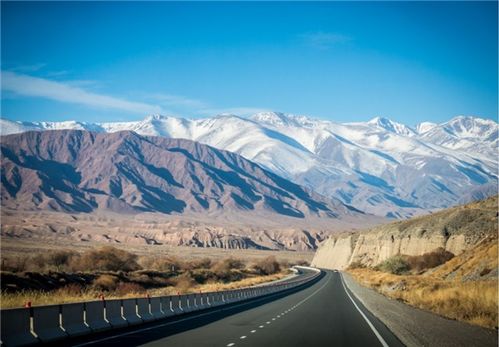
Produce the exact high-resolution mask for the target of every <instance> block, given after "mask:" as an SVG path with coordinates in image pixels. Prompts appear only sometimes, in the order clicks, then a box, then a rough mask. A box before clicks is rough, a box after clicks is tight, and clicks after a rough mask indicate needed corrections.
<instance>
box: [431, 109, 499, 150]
mask: <svg viewBox="0 0 499 347" xmlns="http://www.w3.org/2000/svg"><path fill="white" fill-rule="evenodd" d="M421 139H422V140H423V141H426V142H429V143H432V144H436V145H439V146H442V147H446V148H449V149H453V150H459V151H463V152H468V153H473V154H474V155H476V156H479V157H481V158H484V159H488V158H494V160H497V147H498V128H497V123H496V122H494V121H493V120H489V119H481V118H475V117H464V116H459V117H455V118H453V119H451V120H450V121H448V122H445V123H442V124H439V125H436V126H434V127H433V128H431V129H430V130H428V131H426V132H424V133H423V134H421Z"/></svg>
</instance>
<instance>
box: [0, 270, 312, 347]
mask: <svg viewBox="0 0 499 347" xmlns="http://www.w3.org/2000/svg"><path fill="white" fill-rule="evenodd" d="M295 268H296V269H297V270H298V271H300V274H301V275H300V276H297V277H293V278H291V279H290V280H288V281H282V282H277V283H269V284H266V285H261V286H258V287H246V288H240V289H234V290H226V291H219V292H206V293H199V294H185V295H173V296H160V297H142V298H132V299H113V300H104V299H103V300H98V301H88V302H79V303H70V304H59V305H47V306H33V307H26V308H15V309H5V310H1V311H0V318H1V323H0V326H1V330H0V337H1V342H2V346H6V347H14V346H27V345H36V344H46V343H52V342H56V341H61V340H63V339H68V338H72V337H77V336H82V335H86V334H92V333H96V332H101V331H105V330H111V329H118V328H124V327H127V326H132V325H138V324H143V323H147V322H151V321H155V320H160V319H164V318H168V317H172V316H178V315H183V314H187V313H190V312H194V311H199V310H206V309H209V308H213V307H218V306H222V305H230V304H233V303H236V302H240V301H244V300H250V299H253V298H257V297H262V296H266V295H270V294H274V293H277V292H282V291H285V290H289V289H292V288H297V287H299V286H302V285H305V284H306V283H309V282H310V281H313V280H314V279H316V278H317V277H318V276H320V274H321V271H320V270H318V269H314V268H310V267H305V266H296V267H295Z"/></svg>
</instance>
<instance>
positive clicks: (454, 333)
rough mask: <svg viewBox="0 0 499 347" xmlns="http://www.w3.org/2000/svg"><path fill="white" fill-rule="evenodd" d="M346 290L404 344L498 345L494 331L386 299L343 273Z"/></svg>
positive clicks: (454, 346) (443, 345) (452, 346)
mask: <svg viewBox="0 0 499 347" xmlns="http://www.w3.org/2000/svg"><path fill="white" fill-rule="evenodd" d="M342 275H343V279H344V281H345V284H346V285H347V287H348V289H349V290H350V291H351V292H352V293H354V294H355V296H356V297H357V298H358V299H359V300H360V302H362V304H363V305H364V306H365V307H366V308H367V309H368V310H369V311H370V312H371V313H373V314H374V315H375V316H376V317H377V318H379V319H380V320H381V321H382V322H383V323H384V324H385V325H386V326H387V327H388V328H389V329H390V330H391V331H392V332H393V333H394V334H395V335H396V336H397V337H398V338H399V339H400V340H401V341H402V342H403V343H404V344H405V345H407V346H409V347H411V346H442V347H447V346H449V347H459V346H463V347H465V346H497V345H498V338H497V332H496V331H493V330H488V329H484V328H480V327H477V326H473V325H470V324H467V323H462V322H458V321H454V320H450V319H446V318H443V317H440V316H438V315H435V314H433V313H430V312H426V311H423V310H419V309H416V308H413V307H410V306H408V305H405V304H403V303H401V302H399V301H397V300H393V299H389V298H387V297H385V296H383V295H381V294H379V293H377V292H376V291H374V290H372V289H370V288H366V287H363V286H361V285H359V284H358V283H357V282H355V280H353V278H352V277H351V276H350V275H349V274H347V273H344V272H343V273H342Z"/></svg>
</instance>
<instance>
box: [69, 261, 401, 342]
mask: <svg viewBox="0 0 499 347" xmlns="http://www.w3.org/2000/svg"><path fill="white" fill-rule="evenodd" d="M139 345H140V346H142V345H145V346H176V347H177V346H188V347H192V346H221V347H222V346H228V347H232V346H238V347H239V346H269V347H270V346H272V347H274V346H297V347H303V346H403V345H402V343H401V342H400V341H399V340H398V339H397V338H396V337H395V335H393V334H392V333H391V332H390V331H389V330H388V329H387V328H386V327H385V326H384V325H383V323H381V322H380V321H379V320H378V319H377V318H376V317H374V316H373V315H372V314H371V313H370V312H368V311H367V310H366V309H365V308H364V307H363V306H362V304H361V303H360V302H359V301H358V300H357V299H356V298H355V297H354V296H353V294H352V293H351V292H350V291H349V290H347V288H346V287H345V286H344V284H343V280H342V278H341V275H340V273H338V272H333V271H325V274H324V276H323V277H322V278H321V279H320V280H319V281H317V282H316V283H314V284H313V285H311V286H309V287H307V288H305V289H302V290H299V291H297V292H294V293H291V294H287V295H277V296H273V297H271V298H263V299H257V300H253V301H251V302H249V303H242V304H237V305H234V306H232V307H229V308H225V309H223V310H220V309H218V310H216V309H214V310H211V311H205V312H198V313H193V314H191V315H186V316H185V317H181V318H177V319H176V320H170V321H168V320H166V321H162V322H156V323H152V324H149V325H146V326H140V327H137V328H135V330H130V329H128V330H122V331H119V332H112V333H107V334H103V335H100V336H94V337H92V338H87V339H82V340H80V341H74V344H73V346H139Z"/></svg>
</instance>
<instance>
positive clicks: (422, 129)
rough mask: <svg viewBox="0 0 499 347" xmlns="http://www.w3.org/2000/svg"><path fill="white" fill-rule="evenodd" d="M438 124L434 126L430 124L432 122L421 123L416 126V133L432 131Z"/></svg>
mask: <svg viewBox="0 0 499 347" xmlns="http://www.w3.org/2000/svg"><path fill="white" fill-rule="evenodd" d="M437 125H438V124H435V123H432V122H422V123H419V124H418V125H416V132H417V133H418V134H423V133H425V132H427V131H429V130H431V129H433V128H434V127H436V126H437Z"/></svg>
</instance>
